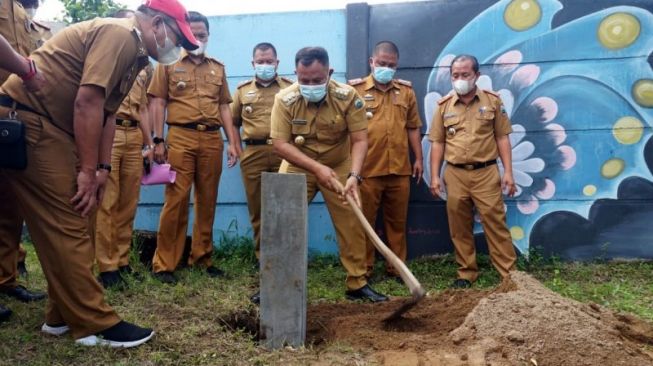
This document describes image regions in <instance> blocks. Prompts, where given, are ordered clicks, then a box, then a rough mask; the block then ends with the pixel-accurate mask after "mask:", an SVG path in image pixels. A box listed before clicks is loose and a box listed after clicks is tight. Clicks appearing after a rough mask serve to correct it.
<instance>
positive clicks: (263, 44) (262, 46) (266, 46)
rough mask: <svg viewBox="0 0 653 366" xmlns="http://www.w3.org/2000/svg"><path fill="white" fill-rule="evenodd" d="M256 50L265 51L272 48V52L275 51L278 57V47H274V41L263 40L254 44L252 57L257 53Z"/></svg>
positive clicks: (275, 55)
mask: <svg viewBox="0 0 653 366" xmlns="http://www.w3.org/2000/svg"><path fill="white" fill-rule="evenodd" d="M256 50H261V51H263V52H265V51H267V50H272V53H274V57H277V49H276V48H274V45H273V44H272V43H268V42H261V43H259V44H257V45H256V46H254V49H253V50H252V57H254V55H255V54H256Z"/></svg>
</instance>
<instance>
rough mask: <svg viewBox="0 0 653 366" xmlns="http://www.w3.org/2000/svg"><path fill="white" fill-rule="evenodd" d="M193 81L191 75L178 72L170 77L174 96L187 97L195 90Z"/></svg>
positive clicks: (170, 87) (171, 91) (171, 92)
mask: <svg viewBox="0 0 653 366" xmlns="http://www.w3.org/2000/svg"><path fill="white" fill-rule="evenodd" d="M192 84H193V83H192V79H191V77H190V75H189V74H187V73H181V72H176V73H174V74H172V75H170V83H169V88H168V90H170V94H171V95H173V96H181V95H187V94H189V93H191V91H192V90H193V85H192Z"/></svg>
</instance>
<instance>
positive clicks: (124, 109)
mask: <svg viewBox="0 0 653 366" xmlns="http://www.w3.org/2000/svg"><path fill="white" fill-rule="evenodd" d="M147 81H148V80H147V72H146V71H145V70H141V72H140V73H139V74H138V77H137V78H136V81H135V82H134V85H132V88H131V90H130V91H129V94H127V96H126V97H125V99H123V100H122V103H121V104H120V108H118V112H116V118H119V119H128V120H130V121H140V120H141V114H140V109H141V106H146V105H147Z"/></svg>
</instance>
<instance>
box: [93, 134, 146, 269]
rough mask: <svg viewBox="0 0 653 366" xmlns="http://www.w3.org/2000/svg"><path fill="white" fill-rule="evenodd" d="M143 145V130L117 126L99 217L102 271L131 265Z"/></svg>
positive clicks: (98, 250)
mask: <svg viewBox="0 0 653 366" xmlns="http://www.w3.org/2000/svg"><path fill="white" fill-rule="evenodd" d="M142 146H143V134H142V132H141V130H140V128H138V127H123V126H116V135H115V138H114V139H113V148H112V150H111V173H110V174H109V179H108V180H107V185H106V189H105V191H104V200H103V201H102V204H101V205H100V208H99V209H98V212H97V218H96V220H97V221H96V230H95V233H96V235H95V259H96V260H97V264H98V268H99V269H100V272H109V271H116V270H118V268H119V267H122V266H127V265H129V249H130V247H131V242H132V230H133V227H134V217H135V216H136V208H137V207H138V196H139V192H140V189H141V175H142V173H143V156H142V154H141V148H142Z"/></svg>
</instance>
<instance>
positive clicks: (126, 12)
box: [109, 9, 135, 18]
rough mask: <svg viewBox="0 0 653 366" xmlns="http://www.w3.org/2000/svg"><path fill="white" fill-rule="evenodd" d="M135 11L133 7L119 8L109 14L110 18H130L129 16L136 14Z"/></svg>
mask: <svg viewBox="0 0 653 366" xmlns="http://www.w3.org/2000/svg"><path fill="white" fill-rule="evenodd" d="M134 13H135V12H134V11H133V10H131V9H118V10H116V11H114V12H113V13H111V14H109V18H129V16H130V15H134Z"/></svg>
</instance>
